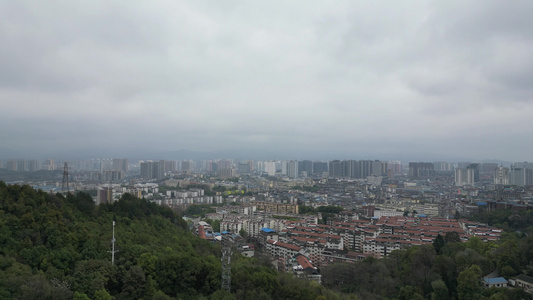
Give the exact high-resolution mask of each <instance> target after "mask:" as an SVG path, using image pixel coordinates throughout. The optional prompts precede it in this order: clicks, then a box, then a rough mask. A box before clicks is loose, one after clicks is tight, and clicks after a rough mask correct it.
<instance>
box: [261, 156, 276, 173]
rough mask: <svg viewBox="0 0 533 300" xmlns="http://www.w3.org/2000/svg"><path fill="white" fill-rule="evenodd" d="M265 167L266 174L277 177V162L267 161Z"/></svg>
mask: <svg viewBox="0 0 533 300" xmlns="http://www.w3.org/2000/svg"><path fill="white" fill-rule="evenodd" d="M263 166H264V168H265V172H266V173H267V174H268V176H274V175H276V162H275V161H272V160H271V161H265V162H264V163H263Z"/></svg>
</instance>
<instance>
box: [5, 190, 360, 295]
mask: <svg viewBox="0 0 533 300" xmlns="http://www.w3.org/2000/svg"><path fill="white" fill-rule="evenodd" d="M113 220H116V226H115V235H116V249H117V250H118V252H117V253H116V258H115V264H114V265H112V264H111V254H110V253H109V251H110V250H111V239H112V229H113V227H112V221H113ZM186 225H187V224H186V222H184V221H183V219H182V218H181V217H180V216H179V215H177V214H176V213H175V212H173V211H172V210H170V209H168V208H166V207H163V206H158V205H156V204H154V203H151V202H148V201H146V200H142V199H138V198H135V197H133V196H131V195H129V194H125V195H123V196H122V197H121V199H120V200H119V201H116V202H114V203H112V204H101V205H99V206H95V205H94V202H93V200H92V198H91V196H89V195H88V194H84V193H78V194H76V195H71V194H68V195H67V196H66V197H65V196H63V195H61V194H56V195H51V194H48V193H44V192H42V191H36V190H34V189H33V188H31V187H30V186H27V185H22V186H20V185H9V186H8V185H6V184H5V183H3V182H0V299H200V298H203V299H208V298H209V299H251V298H252V299H253V298H256V297H258V298H260V299H323V298H320V297H326V298H327V299H345V298H348V297H349V296H346V295H341V294H337V293H335V292H333V291H331V290H327V289H326V288H324V287H323V286H320V285H315V284H312V283H310V282H308V281H304V280H299V279H296V278H293V277H292V276H288V275H284V274H282V273H278V272H277V271H274V269H273V268H272V267H271V264H270V263H260V262H259V261H258V260H256V259H250V258H243V257H240V254H234V259H233V266H232V276H233V278H235V279H234V280H233V285H232V290H231V291H230V292H227V291H222V290H220V289H221V282H220V276H221V262H220V253H221V251H220V247H219V246H218V245H217V244H214V243H211V242H208V241H205V240H202V239H200V238H198V237H196V236H194V235H193V234H192V233H190V232H189V231H188V230H187V229H186ZM352 298H353V297H352Z"/></svg>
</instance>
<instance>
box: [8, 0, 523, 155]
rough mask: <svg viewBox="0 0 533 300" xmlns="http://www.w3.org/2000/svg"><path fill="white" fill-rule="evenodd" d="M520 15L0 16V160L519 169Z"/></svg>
mask: <svg viewBox="0 0 533 300" xmlns="http://www.w3.org/2000/svg"><path fill="white" fill-rule="evenodd" d="M532 11H533V1H519V0H516V1H499V0H498V1H488V0H483V1H449V0H446V1H403V0H402V1H381V2H379V1H309V0H305V1H198V0H195V1H175V0H172V1H157V0H151V1H108V0H106V1H94V0H91V1H33V0H31V1H21V0H14V1H9V0H6V1H1V2H0V103H1V109H0V125H1V126H0V138H1V141H2V142H1V144H0V151H1V154H2V155H3V156H4V157H6V156H18V157H23V156H27V155H35V154H39V153H43V156H44V155H51V154H53V153H68V152H76V153H80V155H82V154H83V155H93V154H94V155H103V154H102V153H104V154H105V153H109V155H110V156H117V155H119V154H120V153H124V156H126V155H132V154H133V153H150V152H154V153H156V152H165V151H172V150H179V149H188V150H192V151H214V150H239V151H248V152H249V153H251V154H253V153H254V152H255V151H258V152H259V151H267V152H269V153H273V154H275V155H288V156H291V157H294V158H296V159H304V158H321V157H323V158H332V156H334V157H336V158H339V159H344V158H352V159H368V158H375V159H384V158H386V159H393V158H394V157H395V156H398V157H405V155H412V156H417V155H420V157H421V158H424V159H440V158H453V157H457V158H463V157H472V158H479V159H502V160H511V161H524V160H529V161H532V160H533V151H532V149H533V115H532V113H533V18H532V17H531V12H532ZM91 151H92V152H93V153H92V152H91Z"/></svg>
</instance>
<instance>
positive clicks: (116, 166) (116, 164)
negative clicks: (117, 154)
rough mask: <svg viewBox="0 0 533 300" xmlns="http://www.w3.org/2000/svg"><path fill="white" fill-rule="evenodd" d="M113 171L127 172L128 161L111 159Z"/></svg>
mask: <svg viewBox="0 0 533 300" xmlns="http://www.w3.org/2000/svg"><path fill="white" fill-rule="evenodd" d="M112 168H113V170H115V171H123V172H128V160H127V159H126V158H113V167H112Z"/></svg>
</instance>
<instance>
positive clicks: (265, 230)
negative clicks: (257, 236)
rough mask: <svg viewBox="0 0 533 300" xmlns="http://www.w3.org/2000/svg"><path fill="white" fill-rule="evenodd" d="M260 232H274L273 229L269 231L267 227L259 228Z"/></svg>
mask: <svg viewBox="0 0 533 300" xmlns="http://www.w3.org/2000/svg"><path fill="white" fill-rule="evenodd" d="M261 231H264V232H266V233H271V232H276V231H275V230H274V229H270V228H268V227H264V228H261Z"/></svg>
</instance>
